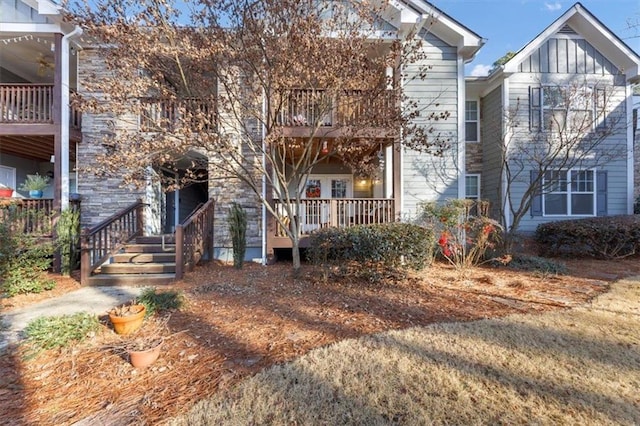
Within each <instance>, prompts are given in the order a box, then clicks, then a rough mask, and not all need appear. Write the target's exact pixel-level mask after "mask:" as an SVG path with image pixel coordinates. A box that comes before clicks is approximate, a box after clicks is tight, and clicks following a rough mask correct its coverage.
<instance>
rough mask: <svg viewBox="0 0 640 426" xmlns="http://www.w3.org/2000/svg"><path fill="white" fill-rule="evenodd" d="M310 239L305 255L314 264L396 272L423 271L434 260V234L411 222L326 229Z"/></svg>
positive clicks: (361, 270)
mask: <svg viewBox="0 0 640 426" xmlns="http://www.w3.org/2000/svg"><path fill="white" fill-rule="evenodd" d="M310 239H311V241H310V247H309V249H307V256H308V258H309V260H310V261H311V262H312V263H314V264H316V265H323V266H329V265H334V264H342V265H344V264H345V262H356V263H358V264H361V265H362V264H369V265H372V264H373V265H375V266H380V267H382V268H384V269H387V270H391V271H395V270H400V269H406V268H412V269H422V268H424V267H425V266H428V265H429V264H430V263H431V261H432V260H433V246H434V238H433V232H432V231H431V230H430V229H428V228H425V227H422V226H418V225H414V224H410V223H387V224H375V225H357V226H353V227H348V228H325V229H321V230H318V231H316V232H314V233H313V234H311V236H310ZM367 270H368V271H371V270H372V268H360V272H362V273H365V272H366V271H367Z"/></svg>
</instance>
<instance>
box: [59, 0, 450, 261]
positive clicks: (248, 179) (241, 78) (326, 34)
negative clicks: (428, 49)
mask: <svg viewBox="0 0 640 426" xmlns="http://www.w3.org/2000/svg"><path fill="white" fill-rule="evenodd" d="M378 3H382V4H381V5H380V6H372V3H371V2H360V1H341V2H318V1H311V0H304V1H300V0H197V1H195V2H193V3H188V4H189V5H190V6H191V9H190V10H188V11H185V9H184V8H185V7H186V6H184V5H183V9H179V8H178V7H177V6H176V3H173V2H172V0H154V1H151V2H146V3H144V4H142V5H138V4H136V3H135V2H130V1H128V0H115V1H114V0H98V1H95V2H87V3H84V4H80V3H75V4H72V5H70V6H69V10H70V11H71V16H72V19H74V20H76V21H77V22H79V23H80V24H81V25H82V26H83V27H84V28H86V32H87V33H88V34H90V35H91V36H92V37H93V38H94V40H95V43H96V44H99V45H100V46H101V48H102V49H104V52H105V55H104V60H105V64H106V66H107V67H108V69H109V71H110V77H108V78H105V77H104V76H100V78H96V79H95V80H93V81H89V82H86V88H87V90H88V91H89V96H85V97H84V98H83V99H79V100H78V102H79V103H81V104H82V105H83V106H84V108H85V109H87V110H90V111H94V112H98V111H102V112H111V113H113V114H114V115H116V116H118V118H119V121H118V123H120V124H119V125H117V126H116V127H117V128H115V129H114V131H113V132H109V134H107V135H105V137H104V140H103V141H102V142H103V144H104V145H105V146H107V148H108V149H107V152H105V154H104V155H103V156H101V157H100V158H99V159H98V161H97V163H96V165H95V166H94V167H93V169H92V171H93V172H94V173H105V174H110V175H117V176H119V177H121V178H122V179H123V183H124V184H141V183H142V182H143V181H144V179H145V170H147V169H148V167H149V166H153V167H159V166H162V167H168V168H171V167H173V168H177V167H178V165H179V166H180V167H181V168H182V169H183V170H184V169H185V168H186V172H185V173H184V174H182V175H181V177H180V179H179V180H177V181H171V182H169V187H170V188H175V187H180V186H182V185H187V184H189V183H190V182H194V181H198V180H203V179H209V178H210V177H207V170H209V171H210V174H212V175H213V176H214V177H215V179H219V180H223V181H226V180H228V179H230V178H232V179H236V180H239V181H241V182H243V183H244V185H246V187H247V188H248V190H251V191H253V193H254V194H255V196H256V197H257V199H259V200H260V202H261V203H262V204H263V205H264V206H265V208H266V209H267V211H268V213H269V214H270V215H272V216H273V217H274V218H275V219H276V220H277V222H278V223H279V225H280V227H281V228H282V229H283V230H284V232H285V233H286V235H287V236H288V237H289V238H290V239H291V242H292V245H293V260H294V262H293V264H294V268H296V269H297V268H299V266H300V257H299V250H298V247H299V235H300V229H301V224H300V220H299V211H300V205H301V198H302V196H303V190H304V184H305V182H306V180H307V178H308V176H309V174H310V173H311V171H312V169H313V167H314V166H315V165H317V164H319V163H321V162H323V161H326V160H327V159H330V158H334V159H338V160H339V161H340V162H341V163H342V164H345V165H347V166H349V167H350V168H351V170H352V172H353V173H355V174H358V175H362V176H367V175H371V174H372V173H373V172H374V170H375V169H376V167H378V155H377V154H378V152H381V149H382V147H384V146H389V145H393V146H394V147H395V149H400V147H401V146H403V147H408V148H411V149H416V150H420V151H422V152H429V153H434V154H438V153H440V152H442V149H444V144H443V142H442V141H440V140H439V138H438V137H437V136H434V134H437V132H432V131H431V129H430V128H429V126H424V125H423V126H417V125H415V124H414V122H413V120H414V118H416V117H417V116H419V115H425V114H426V113H425V111H424V110H423V109H422V108H423V107H418V103H416V102H415V101H412V100H409V99H407V98H406V97H405V96H404V94H403V91H402V85H401V84H399V81H400V80H401V75H400V69H401V64H408V63H410V64H415V70H416V71H415V72H412V73H411V76H404V78H405V79H406V78H426V75H427V71H428V70H427V67H424V66H421V65H420V64H421V63H422V62H423V60H424V59H425V54H424V49H423V48H422V42H421V40H422V39H421V38H420V37H417V36H416V34H414V33H411V34H405V35H404V36H403V37H402V38H399V37H398V34H396V33H395V32H389V31H387V30H385V29H384V28H383V27H382V26H381V24H380V23H381V22H383V15H384V12H385V10H386V9H387V8H388V7H390V6H389V4H388V3H387V2H384V1H383V2H378ZM390 70H391V72H390ZM400 105H402V108H400ZM447 114H448V113H447V112H442V113H437V114H432V115H429V114H426V116H427V117H428V118H429V120H432V121H433V122H435V121H437V120H439V119H444V118H446V115H447ZM127 117H128V118H129V119H130V120H131V122H130V123H129V124H126V120H127ZM138 117H140V125H141V126H142V130H144V131H140V129H139V128H138V127H137V126H136V120H138ZM123 120H124V121H123ZM122 123H125V124H122ZM185 164H186V165H187V166H185ZM161 177H162V178H165V179H171V178H169V177H166V176H164V177H163V176H161ZM265 185H266V188H267V190H266V191H265ZM272 197H273V198H277V199H279V200H280V204H279V205H278V206H276V205H275V204H274V203H273V202H271V198H272Z"/></svg>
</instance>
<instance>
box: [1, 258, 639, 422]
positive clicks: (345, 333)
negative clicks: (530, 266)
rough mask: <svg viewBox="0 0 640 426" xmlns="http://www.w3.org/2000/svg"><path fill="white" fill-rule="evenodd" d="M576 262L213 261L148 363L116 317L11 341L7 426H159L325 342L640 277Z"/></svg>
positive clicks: (624, 269) (552, 300)
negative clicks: (556, 265) (30, 343)
mask: <svg viewBox="0 0 640 426" xmlns="http://www.w3.org/2000/svg"><path fill="white" fill-rule="evenodd" d="M567 263H568V266H569V269H570V273H569V274H568V275H564V276H553V275H544V274H536V273H524V272H517V271H513V270H509V269H506V268H490V267H486V268H485V267H482V268H474V269H472V270H470V271H468V272H467V273H465V274H460V273H459V272H457V271H455V270H454V269H453V268H451V267H449V266H447V265H443V264H436V265H434V266H433V267H432V268H430V269H428V270H426V271H424V272H421V273H419V274H413V275H411V276H410V277H408V278H407V279H404V280H401V281H395V282H387V283H377V284H376V283H366V282H360V281H350V280H346V279H342V280H327V281H324V280H322V279H320V278H319V277H320V275H321V274H319V273H318V271H317V270H314V269H313V268H312V267H310V266H305V267H304V268H303V271H302V273H301V274H300V275H299V276H298V277H293V276H292V273H291V272H292V271H291V265H290V264H287V263H278V264H276V265H271V266H267V267H263V266H260V265H256V264H247V265H246V266H245V267H244V268H243V269H242V270H241V271H238V270H235V269H233V268H232V267H231V266H228V265H222V264H219V263H210V264H208V265H206V266H203V267H199V268H197V270H196V271H195V272H193V273H191V274H188V275H187V276H186V278H185V279H184V280H182V281H180V282H177V283H175V284H173V285H170V286H167V287H166V288H168V289H169V288H170V289H180V290H182V291H183V292H184V294H185V295H186V299H187V306H186V308H185V309H183V310H181V311H177V312H172V313H170V314H168V316H165V317H163V318H162V319H156V320H147V324H146V325H144V326H143V328H142V329H141V330H140V331H139V333H138V334H139V336H145V335H155V334H157V333H158V330H159V328H161V333H162V335H163V336H165V337H166V339H165V343H164V345H163V351H162V354H161V355H160V358H159V359H158V360H157V361H156V362H155V363H154V364H153V365H152V366H151V367H149V368H147V369H145V370H136V369H134V368H133V367H132V366H131V365H130V364H129V363H128V362H127V359H126V355H124V354H123V351H122V346H123V339H122V338H121V337H119V336H117V335H115V334H114V333H113V332H112V330H111V329H110V326H109V325H108V319H107V318H106V317H105V318H103V321H104V324H105V327H104V330H103V332H102V333H98V335H97V336H95V337H93V338H91V339H89V340H88V341H86V342H85V343H82V344H79V345H76V346H74V347H73V348H69V349H65V350H56V351H48V352H45V353H42V354H40V355H39V356H37V357H36V358H33V359H28V360H25V359H24V358H23V356H24V349H23V348H11V350H10V351H9V353H7V354H4V355H3V356H2V357H0V423H3V424H5V423H6V424H12V425H13V424H56V425H58V424H71V423H74V422H79V421H80V424H86V425H90V424H119V425H124V424H158V423H161V422H162V421H163V420H166V419H167V418H169V417H171V416H175V415H178V414H179V413H181V412H184V411H186V410H188V409H189V407H191V406H192V405H193V404H194V403H196V402H197V401H199V400H201V399H203V398H206V397H208V396H210V395H212V394H214V393H216V392H218V391H220V390H221V389H224V388H227V387H229V386H232V385H233V384H235V383H237V382H238V381H240V380H242V379H243V378H245V377H247V376H248V375H252V374H255V373H256V372H257V371H259V370H261V369H263V368H265V367H268V366H271V365H274V364H277V363H283V362H287V361H290V360H292V359H294V358H296V357H299V356H300V355H303V354H305V353H307V352H309V351H310V350H311V349H313V348H317V347H319V346H324V345H328V344H331V343H333V342H336V341H339V340H342V339H346V338H355V337H358V336H362V335H365V334H371V333H378V332H382V331H386V330H391V329H402V328H407V327H412V326H423V325H427V324H432V323H435V322H445V321H472V320H476V319H481V318H490V317H500V316H504V315H509V314H512V313H524V312H544V311H548V310H552V309H566V308H567V307H571V306H575V305H577V304H581V303H585V302H587V301H589V300H590V299H592V298H593V297H595V296H597V295H598V294H600V293H602V292H604V291H606V290H607V289H608V286H609V285H608V283H609V282H610V281H612V280H615V279H618V278H622V277H625V276H629V275H635V274H640V262H638V259H627V260H624V261H616V262H600V261H588V262H578V261H570V262H567ZM71 281H73V280H71ZM77 286H78V284H77V282H75V283H72V282H70V281H64V280H63V281H61V286H60V287H59V288H58V289H57V290H54V291H53V292H51V293H46V294H43V295H39V296H19V297H16V298H13V299H5V300H3V301H2V306H3V309H4V310H10V309H14V308H16V307H20V306H27V305H28V304H29V303H33V302H34V301H37V300H40V299H41V298H43V297H51V295H55V294H58V293H60V292H62V291H70V290H72V289H74V288H77ZM65 289H66V290H65ZM56 292H58V293H56ZM154 321H155V322H154Z"/></svg>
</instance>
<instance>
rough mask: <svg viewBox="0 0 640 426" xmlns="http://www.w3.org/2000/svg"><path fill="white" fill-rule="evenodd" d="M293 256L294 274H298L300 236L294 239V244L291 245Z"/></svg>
mask: <svg viewBox="0 0 640 426" xmlns="http://www.w3.org/2000/svg"><path fill="white" fill-rule="evenodd" d="M291 257H292V259H293V271H294V274H297V273H298V271H299V270H300V242H299V238H298V236H296V237H295V238H294V239H293V246H292V247H291Z"/></svg>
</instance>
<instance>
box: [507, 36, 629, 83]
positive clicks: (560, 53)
mask: <svg viewBox="0 0 640 426" xmlns="http://www.w3.org/2000/svg"><path fill="white" fill-rule="evenodd" d="M518 71H520V72H531V73H560V74H599V75H618V74H622V72H621V71H620V70H619V69H618V68H617V67H616V66H615V65H614V64H613V63H612V62H611V61H609V60H608V59H607V58H606V57H605V56H604V55H603V54H602V53H601V52H600V51H598V49H596V48H595V47H594V46H593V45H592V44H591V43H589V42H588V41H587V40H585V39H584V38H582V37H580V36H578V35H577V34H576V33H575V32H574V31H573V30H571V27H569V26H564V27H563V28H562V29H561V30H560V31H558V32H557V33H556V34H555V36H553V37H551V38H549V39H547V41H545V42H544V43H542V44H541V45H540V46H539V47H538V48H537V49H536V50H534V51H533V53H531V54H530V55H529V56H528V57H527V58H525V59H524V60H523V61H522V62H521V63H520V65H519V66H518Z"/></svg>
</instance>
